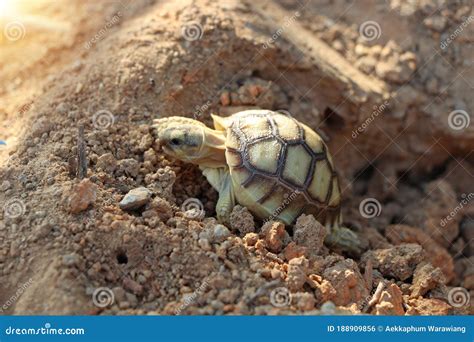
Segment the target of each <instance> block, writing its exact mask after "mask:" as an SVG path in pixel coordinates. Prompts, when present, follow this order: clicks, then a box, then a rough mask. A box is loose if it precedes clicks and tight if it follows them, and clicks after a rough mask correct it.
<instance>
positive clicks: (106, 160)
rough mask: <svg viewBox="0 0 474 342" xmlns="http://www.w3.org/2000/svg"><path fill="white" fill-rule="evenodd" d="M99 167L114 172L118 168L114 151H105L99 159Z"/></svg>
mask: <svg viewBox="0 0 474 342" xmlns="http://www.w3.org/2000/svg"><path fill="white" fill-rule="evenodd" d="M96 166H97V168H98V169H102V170H104V171H106V172H109V173H113V172H114V171H115V169H116V168H117V160H115V157H114V156H113V155H112V153H105V154H103V155H101V156H100V157H99V158H98V159H97V165H96Z"/></svg>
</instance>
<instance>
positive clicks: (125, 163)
mask: <svg viewBox="0 0 474 342" xmlns="http://www.w3.org/2000/svg"><path fill="white" fill-rule="evenodd" d="M118 166H119V170H120V171H121V172H123V173H124V174H126V175H127V176H130V177H133V178H135V177H137V176H138V172H139V171H140V164H139V163H138V162H137V161H136V160H135V159H133V158H128V159H122V160H120V161H119V162H118Z"/></svg>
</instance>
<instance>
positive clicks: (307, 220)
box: [293, 214, 327, 254]
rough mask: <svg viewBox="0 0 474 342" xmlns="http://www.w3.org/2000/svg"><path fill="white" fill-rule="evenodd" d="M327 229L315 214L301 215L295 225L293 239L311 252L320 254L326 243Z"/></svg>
mask: <svg viewBox="0 0 474 342" xmlns="http://www.w3.org/2000/svg"><path fill="white" fill-rule="evenodd" d="M326 235H327V229H326V227H324V226H323V225H322V224H321V223H319V222H318V221H316V219H315V218H314V216H313V215H305V214H303V215H301V216H300V217H298V220H297V221H296V224H295V227H294V234H293V240H294V241H295V242H296V243H297V244H298V245H300V246H304V247H306V248H307V250H308V252H309V253H312V254H318V253H319V252H320V250H321V248H322V247H323V245H324V239H325V237H326Z"/></svg>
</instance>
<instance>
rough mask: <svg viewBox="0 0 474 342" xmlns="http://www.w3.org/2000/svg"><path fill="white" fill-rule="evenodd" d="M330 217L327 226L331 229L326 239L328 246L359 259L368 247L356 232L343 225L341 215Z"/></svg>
mask: <svg viewBox="0 0 474 342" xmlns="http://www.w3.org/2000/svg"><path fill="white" fill-rule="evenodd" d="M328 216H329V217H328V220H327V221H326V226H327V227H330V229H329V234H328V235H327V236H326V239H325V243H326V245H328V246H329V247H331V248H333V249H336V250H338V251H341V252H345V253H347V254H349V255H351V256H355V257H359V256H360V255H361V254H362V252H363V251H364V250H365V249H366V247H367V246H364V243H363V241H361V239H360V238H359V236H358V235H357V234H356V233H355V232H354V231H352V230H350V229H349V228H346V227H343V226H342V225H341V224H342V216H341V214H340V213H338V214H337V215H336V216H334V217H331V216H330V215H328Z"/></svg>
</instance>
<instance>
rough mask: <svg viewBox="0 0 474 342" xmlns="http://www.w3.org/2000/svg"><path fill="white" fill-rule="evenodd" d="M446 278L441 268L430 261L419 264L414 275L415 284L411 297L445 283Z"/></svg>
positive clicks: (418, 295)
mask: <svg viewBox="0 0 474 342" xmlns="http://www.w3.org/2000/svg"><path fill="white" fill-rule="evenodd" d="M445 281H446V279H445V277H444V275H443V272H442V271H441V270H440V269H439V268H435V267H433V265H431V264H430V263H422V264H419V265H418V266H417V267H416V269H415V273H414V275H413V285H412V286H411V288H410V289H411V290H412V293H411V297H413V298H416V297H420V296H423V295H424V294H425V293H427V292H428V291H430V290H432V289H434V288H435V287H437V286H439V285H443V284H444V283H445Z"/></svg>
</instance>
